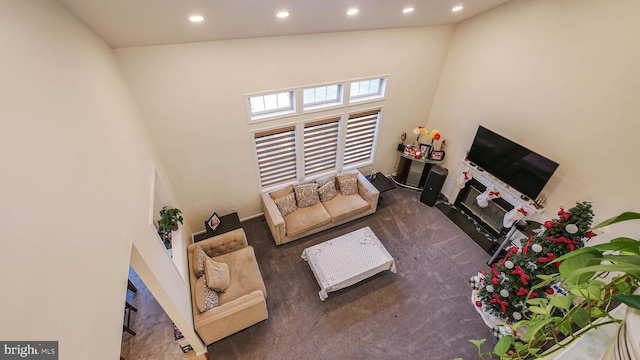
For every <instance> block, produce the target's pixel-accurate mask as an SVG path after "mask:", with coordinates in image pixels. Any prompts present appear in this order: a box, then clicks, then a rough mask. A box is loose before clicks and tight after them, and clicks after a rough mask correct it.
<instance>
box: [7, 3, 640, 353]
mask: <svg viewBox="0 0 640 360" xmlns="http://www.w3.org/2000/svg"><path fill="white" fill-rule="evenodd" d="M638 10H640V5H639V4H638V3H637V2H634V1H631V0H627V1H613V2H602V1H594V0H590V1H577V0H563V1H523V0H520V1H511V2H508V3H506V4H504V5H502V6H500V7H497V8H495V9H492V10H490V11H488V12H486V13H483V14H481V15H478V16H476V17H473V18H470V19H468V20H465V21H463V22H461V23H458V24H455V25H441V26H429V27H418V28H402V29H382V30H371V31H356V32H342V33H323V34H308V35H295V36H281V37H271V38H252V39H242V40H228V41H213V42H201V43H191V44H176V45H163V46H149V47H131V48H116V49H115V50H114V49H113V48H112V47H111V46H110V45H108V44H107V43H106V42H105V41H104V40H103V39H101V38H100V37H99V36H98V35H96V34H95V33H94V32H92V31H91V30H90V29H89V28H88V27H86V26H85V25H83V24H82V23H81V22H80V21H79V20H77V19H76V18H75V17H74V16H73V15H72V14H71V13H69V12H68V11H67V10H65V9H64V8H63V7H62V6H61V5H60V4H59V3H57V2H54V1H3V2H2V3H1V4H0V17H1V18H2V21H0V30H2V31H1V32H0V33H1V34H2V35H0V37H1V38H2V40H3V41H2V43H3V44H4V45H5V54H9V55H7V56H3V57H2V59H1V60H0V64H1V65H2V66H1V67H0V68H1V69H2V71H3V76H2V78H3V82H2V85H0V88H1V89H2V94H3V97H4V101H3V103H4V105H3V106H2V107H1V108H0V109H2V110H0V114H2V119H3V125H4V131H3V132H2V135H0V136H1V138H2V141H1V143H2V147H3V151H2V154H3V156H2V163H3V164H6V165H5V169H7V170H6V173H5V176H3V179H2V184H3V185H4V186H3V188H5V189H6V190H5V192H4V193H3V196H2V198H3V200H2V202H1V204H2V210H3V213H4V214H7V215H8V216H4V217H3V219H2V225H3V228H4V229H6V230H8V231H6V230H5V234H4V236H3V238H6V239H7V241H5V242H4V243H6V244H7V245H8V249H5V251H3V254H4V256H3V259H2V264H3V271H2V273H3V274H5V275H4V276H3V285H4V286H5V288H6V289H12V291H11V294H12V295H13V297H12V298H10V299H8V298H7V297H4V298H3V305H4V306H3V309H5V310H4V311H3V319H4V322H5V323H8V324H11V326H6V327H3V330H2V336H0V338H2V339H16V340H19V339H33V340H42V339H53V340H58V341H59V342H60V349H61V351H63V352H64V354H65V358H71V359H84V358H89V357H92V358H105V359H112V358H115V357H116V356H117V353H118V352H119V344H120V341H121V328H122V323H121V317H122V316H121V315H122V308H123V306H124V296H125V295H124V294H125V292H126V283H127V276H128V268H129V265H130V264H133V265H134V267H135V268H136V271H137V272H138V273H139V274H140V275H141V276H144V277H146V280H145V283H146V284H147V285H148V286H149V288H150V289H152V291H153V292H154V295H155V296H156V298H158V301H159V302H160V303H162V304H163V305H164V306H163V307H164V308H165V310H166V311H167V312H168V313H170V315H171V317H172V319H174V318H175V319H177V320H175V322H176V323H177V325H178V326H179V327H180V328H188V327H189V326H192V324H191V322H192V319H191V312H190V298H189V289H188V281H186V282H185V279H184V277H183V276H182V275H181V273H180V272H179V271H176V268H175V267H174V266H173V264H172V263H171V260H170V259H169V258H168V257H167V256H166V255H165V254H164V253H163V251H164V249H163V248H162V247H161V246H159V243H158V240H157V237H156V236H155V235H154V234H153V232H152V231H151V227H150V220H149V219H150V208H151V206H150V203H151V202H152V200H151V198H152V197H153V191H154V189H153V184H154V179H155V174H156V173H158V174H159V176H160V177H161V178H162V180H163V182H164V183H165V184H166V185H167V188H168V192H169V194H170V197H171V199H172V200H173V202H174V205H175V206H177V207H179V208H181V209H182V210H183V212H184V215H185V219H186V221H185V224H184V225H183V226H182V230H181V233H182V234H183V237H184V239H183V240H184V241H185V243H186V242H188V241H189V239H190V235H191V234H192V233H194V232H197V231H201V230H203V220H206V219H207V218H208V217H209V216H210V215H211V213H212V212H213V211H216V212H218V213H220V214H224V213H228V212H231V211H232V210H233V209H236V210H237V211H238V213H239V214H240V216H241V218H243V219H249V218H252V217H255V216H260V213H261V212H262V210H261V209H260V198H259V194H260V192H261V189H260V188H259V185H258V177H257V173H256V166H255V161H254V153H253V145H252V137H251V134H252V131H256V130H257V129H261V128H268V127H274V126H277V125H283V124H287V123H289V122H290V121H289V120H287V119H282V120H275V121H274V122H273V124H272V123H271V122H269V123H267V122H264V123H261V124H250V123H249V122H248V120H247V114H246V107H245V105H244V102H243V101H244V99H245V96H246V95H247V94H252V93H258V92H262V91H271V90H280V89H290V88H299V87H303V86H308V85H315V84H324V83H329V82H338V81H350V80H354V79H362V78H369V77H376V76H383V75H384V76H388V81H389V82H388V85H389V87H388V89H387V94H386V99H385V100H384V101H383V102H380V103H376V104H363V105H358V106H357V107H356V108H355V110H364V109H368V108H370V107H373V106H374V105H375V106H380V107H382V108H383V115H382V118H381V121H380V125H379V129H378V138H377V143H376V149H377V150H376V154H375V160H374V161H373V163H372V164H370V165H367V166H364V167H361V168H360V169H359V170H360V171H361V172H363V173H365V174H368V173H370V172H371V171H372V170H377V171H380V172H382V173H383V174H386V175H388V174H391V173H393V172H394V169H395V162H396V158H397V152H396V151H395V149H396V146H397V144H398V142H399V137H400V134H401V133H403V132H407V133H408V134H409V137H408V141H410V142H412V141H414V140H415V139H414V136H413V135H412V133H411V130H412V129H413V128H415V127H416V126H418V125H423V126H425V127H427V128H428V129H439V130H440V131H441V132H442V134H443V137H444V138H445V139H446V140H447V145H448V146H447V153H446V154H447V155H446V163H445V166H446V167H447V168H449V171H450V176H449V178H448V179H447V182H446V183H445V187H444V189H443V193H444V194H445V195H448V196H450V195H451V194H452V193H453V191H454V187H455V176H454V175H456V173H457V172H459V171H460V169H459V166H458V160H459V159H462V158H464V155H465V151H466V150H468V148H469V146H470V144H471V142H472V140H473V135H474V133H475V130H476V129H477V127H478V125H485V126H487V127H489V128H491V129H493V130H495V131H497V132H500V133H501V134H503V135H505V136H508V137H509V138H511V139H513V140H515V141H517V142H519V143H521V144H523V145H525V146H527V147H529V148H532V149H534V150H536V151H537V152H539V153H541V154H543V155H545V156H547V157H549V158H551V159H553V160H555V161H556V162H558V163H560V167H559V169H558V170H557V172H556V173H555V174H554V176H553V177H552V179H551V182H550V183H549V184H548V186H547V188H546V189H545V194H546V195H547V208H549V209H556V208H557V207H558V206H560V205H563V206H566V207H569V206H571V205H572V204H573V203H574V202H575V201H578V200H591V201H593V203H594V210H595V213H596V221H598V220H602V219H605V218H608V217H610V216H613V215H615V214H618V213H621V212H622V211H627V210H630V209H634V205H636V204H637V202H638V200H639V199H638V195H634V194H636V192H635V191H633V190H632V189H633V187H632V186H633V184H634V183H635V179H636V177H637V175H638V170H637V169H636V168H635V167H634V166H633V164H634V163H635V162H634V160H635V159H634V155H635V154H636V153H637V151H634V150H635V149H634V142H635V138H636V132H635V131H637V130H638V128H639V127H640V125H638V124H637V121H636V118H635V117H636V116H635V115H636V114H638V111H639V110H640V108H639V107H640V104H639V103H638V102H637V101H636V99H635V94H637V92H638V90H639V89H640V79H639V77H638V73H637V69H636V65H635V64H637V63H639V60H640V50H639V49H640V46H638V39H637V36H636V34H637V33H638V32H639V30H640V25H638V24H637V21H636V18H637V15H636V14H637V13H638ZM328 55H329V56H328ZM363 57H365V58H366V61H363V60H362V58H363ZM306 116H307V117H306V118H305V120H307V119H313V116H314V115H313V114H311V115H306ZM614 174H615V175H614ZM416 196H417V195H416ZM35 222H37V223H35ZM34 223H35V224H34ZM61 224H62V225H61ZM605 238H606V237H603V239H602V240H604V239H605ZM17 254H21V255H18V256H16V255H17ZM22 254H29V256H25V255H22ZM184 266H186V264H185V265H184ZM14 269H18V271H16V272H15V275H14V273H13V272H12V270H14ZM469 275H472V274H469ZM34 284H35V285H36V286H34ZM96 305H97V306H96ZM467 305H468V304H461V305H460V306H467ZM185 335H186V334H185ZM192 336H195V335H192ZM98 349H99V351H98ZM203 350H204V348H203V347H202V346H201V347H200V351H203Z"/></svg>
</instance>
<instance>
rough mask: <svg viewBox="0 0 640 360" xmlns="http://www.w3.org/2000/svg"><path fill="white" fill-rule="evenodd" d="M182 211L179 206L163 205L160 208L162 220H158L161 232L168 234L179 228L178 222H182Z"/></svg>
mask: <svg viewBox="0 0 640 360" xmlns="http://www.w3.org/2000/svg"><path fill="white" fill-rule="evenodd" d="M182 220H183V218H182V211H180V209H177V208H167V207H166V206H163V207H162V210H160V220H158V225H159V229H158V230H160V231H161V232H163V233H165V234H168V233H170V232H171V231H175V230H178V224H182Z"/></svg>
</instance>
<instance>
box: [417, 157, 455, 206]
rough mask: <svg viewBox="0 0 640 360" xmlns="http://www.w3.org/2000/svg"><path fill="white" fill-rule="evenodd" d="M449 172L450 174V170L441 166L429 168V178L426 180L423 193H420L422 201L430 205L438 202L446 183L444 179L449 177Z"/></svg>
mask: <svg viewBox="0 0 640 360" xmlns="http://www.w3.org/2000/svg"><path fill="white" fill-rule="evenodd" d="M447 174H449V170H447V169H445V168H443V167H441V166H433V167H432V168H431V170H429V174H428V175H427V180H426V181H425V183H424V187H423V188H422V193H421V194H420V202H421V203H423V204H426V205H429V206H433V205H435V204H436V201H437V200H438V195H440V191H441V190H442V186H443V185H444V181H445V180H446V179H447Z"/></svg>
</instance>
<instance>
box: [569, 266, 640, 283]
mask: <svg viewBox="0 0 640 360" xmlns="http://www.w3.org/2000/svg"><path fill="white" fill-rule="evenodd" d="M560 268H562V266H560ZM614 271H617V272H623V273H626V274H629V275H631V276H634V277H636V278H640V268H639V267H638V266H636V265H630V264H611V265H595V266H586V267H583V268H579V269H575V270H573V271H572V272H570V273H567V274H566V275H565V276H564V278H565V280H567V281H568V282H571V283H575V284H580V283H584V282H585V281H584V279H583V278H582V276H587V275H589V276H590V277H591V276H593V275H594V274H595V273H596V272H601V273H604V272H614Z"/></svg>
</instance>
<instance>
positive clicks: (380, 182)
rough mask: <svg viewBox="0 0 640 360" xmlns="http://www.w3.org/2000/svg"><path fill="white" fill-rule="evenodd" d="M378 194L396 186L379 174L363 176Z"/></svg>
mask: <svg viewBox="0 0 640 360" xmlns="http://www.w3.org/2000/svg"><path fill="white" fill-rule="evenodd" d="M365 177H366V178H367V180H369V182H370V183H371V184H372V185H373V186H374V187H375V188H376V189H378V191H379V192H380V193H383V192H385V191H389V190H391V189H395V188H396V184H394V182H393V181H392V180H390V179H389V178H387V177H386V176H384V175H382V174H381V173H379V172H378V173H375V174H373V175H368V176H365Z"/></svg>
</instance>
